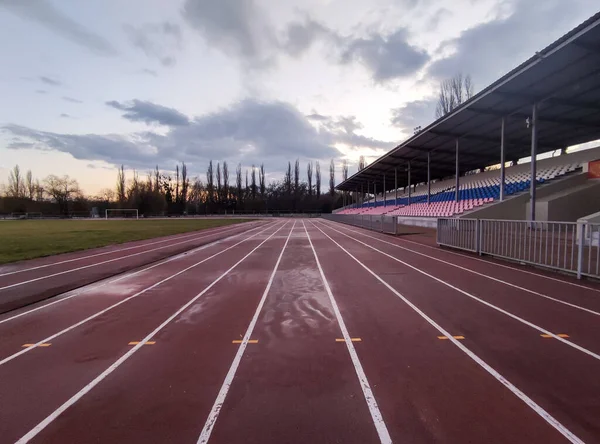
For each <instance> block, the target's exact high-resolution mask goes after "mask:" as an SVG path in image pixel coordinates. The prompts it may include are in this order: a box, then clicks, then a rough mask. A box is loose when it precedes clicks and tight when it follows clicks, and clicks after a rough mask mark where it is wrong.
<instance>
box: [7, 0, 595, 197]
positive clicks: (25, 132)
mask: <svg viewBox="0 0 600 444" xmlns="http://www.w3.org/2000/svg"><path fill="white" fill-rule="evenodd" d="M597 9H598V6H597V2H596V1H595V0H569V1H567V0H545V1H544V2H538V1H531V0H395V1H394V0H370V1H369V2H365V1H364V0H303V1H300V0H277V1H274V0H218V1H215V0H169V1H168V2H167V1H164V0H127V1H122V0H101V1H100V0H96V1H85V2H82V1H80V0H60V1H58V0H0V41H2V42H3V45H2V52H1V53H0V56H1V57H2V66H3V69H2V70H0V97H1V103H2V106H0V184H1V183H6V181H7V177H8V171H9V169H10V168H12V167H13V166H14V165H16V164H18V165H19V166H20V167H21V169H23V170H28V169H30V170H31V171H32V172H33V175H34V177H38V178H40V179H42V178H43V177H45V176H47V175H49V174H57V175H61V176H62V175H69V176H70V177H73V178H75V179H77V180H78V181H79V183H80V185H81V187H82V189H83V190H84V191H85V192H86V193H88V194H95V193H98V192H99V191H100V190H101V189H102V188H105V187H113V186H114V183H115V180H116V171H117V168H118V167H119V166H120V165H124V166H125V168H126V169H127V171H128V174H129V175H131V172H132V171H133V170H136V171H138V172H139V173H140V174H141V175H144V174H145V173H146V172H147V171H149V170H151V169H154V167H155V166H156V165H158V166H159V168H160V169H161V170H164V171H172V170H174V169H175V165H176V164H177V163H179V162H186V164H187V165H188V170H189V171H190V172H191V175H192V176H196V175H197V176H199V177H200V178H201V179H203V180H204V179H205V172H206V166H207V164H208V161H209V160H211V159H212V160H213V161H214V162H215V163H216V162H223V161H227V162H228V163H229V164H230V165H237V164H238V163H241V164H242V165H243V167H244V168H246V167H249V166H251V165H252V164H255V165H260V164H261V163H264V165H265V169H266V172H267V180H272V179H278V178H280V177H281V176H282V175H283V171H284V170H285V168H286V166H287V162H288V161H292V162H293V161H294V160H295V159H300V162H301V165H302V166H303V169H304V165H305V164H306V163H307V162H308V161H313V162H314V161H317V160H318V161H320V163H321V166H322V169H323V170H327V168H328V165H329V161H330V159H332V158H334V159H335V161H336V165H337V167H338V175H337V180H336V182H339V181H340V179H341V173H340V168H339V166H340V164H341V162H342V161H343V160H344V159H346V160H347V161H348V162H349V165H350V168H349V169H350V174H353V173H354V172H356V169H357V163H358V158H359V156H361V155H364V156H366V157H367V160H368V161H372V160H374V159H376V158H377V157H379V156H381V155H382V154H384V153H385V152H386V151H388V150H389V149H391V148H393V147H394V146H396V145H398V144H399V143H400V142H402V141H403V140H405V139H406V138H407V137H409V136H410V135H411V134H412V132H413V128H414V127H416V126H423V127H425V126H426V125H428V124H429V123H431V122H433V120H435V119H434V113H435V104H436V94H437V88H438V86H439V83H440V81H441V80H443V79H445V78H449V77H452V76H454V75H456V74H458V73H463V74H469V75H471V77H472V79H473V83H474V85H475V92H477V91H479V90H481V89H483V88H485V87H486V86H487V85H489V84H490V83H492V82H493V81H494V80H496V79H497V78H498V77H500V76H502V75H503V74H505V73H506V72H508V71H510V70H511V69H512V68H514V67H515V66H517V65H519V64H520V63H522V62H523V61H525V60H527V59H528V58H529V57H531V56H532V55H533V54H534V53H535V51H537V50H539V49H541V48H543V47H545V46H547V45H549V44H550V43H552V42H553V41H554V40H556V39H557V38H559V37H560V36H562V35H563V34H565V33H566V32H568V31H569V30H571V29H572V28H574V27H575V26H577V25H578V24H579V23H581V22H582V21H584V20H585V19H587V18H588V17H590V16H592V15H593V14H595V13H596V12H597ZM230 168H231V167H230Z"/></svg>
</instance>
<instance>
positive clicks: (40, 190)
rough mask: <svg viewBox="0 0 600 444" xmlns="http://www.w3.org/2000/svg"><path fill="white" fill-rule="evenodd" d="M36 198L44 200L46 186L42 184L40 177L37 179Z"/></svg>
mask: <svg viewBox="0 0 600 444" xmlns="http://www.w3.org/2000/svg"><path fill="white" fill-rule="evenodd" d="M35 200H37V201H42V200H44V187H43V186H42V185H41V184H40V181H39V179H35Z"/></svg>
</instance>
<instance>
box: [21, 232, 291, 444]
mask: <svg viewBox="0 0 600 444" xmlns="http://www.w3.org/2000/svg"><path fill="white" fill-rule="evenodd" d="M285 225H287V222H286V223H284V224H283V225H281V226H280V227H279V228H278V229H277V231H275V232H274V233H273V234H271V235H269V237H267V238H266V239H265V240H263V241H262V242H261V243H260V244H258V245H257V246H256V247H254V248H253V249H252V251H250V252H249V253H248V254H246V255H245V256H244V257H243V258H241V259H240V260H239V261H237V262H236V263H235V264H234V265H232V266H231V267H230V268H229V269H227V271H225V272H224V273H223V274H222V275H220V276H219V277H218V278H216V279H215V280H214V281H212V282H211V283H210V284H209V285H208V286H207V287H206V288H204V290H202V291H201V292H200V293H198V294H197V295H196V296H194V297H193V298H192V299H191V300H190V301H188V302H187V303H186V304H184V305H183V306H181V308H179V310H177V311H176V312H175V313H173V314H172V315H171V316H169V317H168V318H167V319H166V320H165V321H164V322H163V323H162V324H160V325H159V326H158V327H156V328H155V329H154V330H153V331H152V332H151V333H149V334H148V335H147V336H146V337H145V338H144V339H142V340H141V341H140V342H138V344H137V345H135V346H133V348H132V349H131V350H129V351H128V352H127V353H125V354H124V355H123V356H121V357H120V358H119V359H117V360H116V361H115V362H114V363H113V364H112V365H111V366H110V367H108V368H107V369H106V370H104V371H103V372H102V373H100V374H99V375H98V376H96V378H95V379H94V380H93V381H92V382H90V383H89V384H87V385H86V386H85V387H83V388H82V389H81V390H80V391H79V392H77V393H76V394H75V395H73V396H72V397H71V398H70V399H69V400H68V401H67V402H65V403H64V404H63V405H61V406H60V407H59V408H57V409H56V410H55V411H54V412H52V413H51V414H50V415H48V416H47V417H46V418H45V419H43V420H42V421H41V422H40V423H39V424H38V425H36V426H35V427H34V428H33V429H31V430H30V431H29V432H27V433H26V434H25V435H24V436H23V437H22V438H21V439H19V440H18V441H17V444H24V443H27V442H29V441H30V440H31V439H32V438H34V437H35V436H36V435H38V434H39V433H40V432H41V431H42V430H44V429H45V428H46V427H48V425H49V424H50V423H51V422H52V421H54V420H55V419H56V418H58V417H59V416H60V415H61V414H62V413H63V412H64V411H65V410H67V409H68V408H69V407H71V406H72V405H73V404H75V403H76V402H77V401H79V400H80V399H81V398H82V397H83V396H85V394H86V393H88V392H89V391H90V390H92V389H93V388H94V387H95V386H97V385H98V384H99V383H100V382H101V381H102V380H103V379H104V378H106V377H107V376H108V375H110V374H111V373H112V372H113V371H115V370H116V369H117V368H118V367H119V366H120V365H121V364H123V363H124V362H125V361H127V360H128V359H129V358H130V357H131V356H132V355H133V354H134V353H135V352H137V351H138V350H139V349H140V348H142V347H143V346H144V345H145V343H146V342H148V341H151V340H152V338H153V337H154V336H156V334H157V333H159V332H160V331H161V330H162V329H163V328H165V327H166V326H167V324H169V323H170V322H171V321H172V320H173V319H175V318H176V317H177V316H179V315H180V314H181V313H183V312H184V311H185V310H186V309H187V308H188V307H189V306H190V305H192V304H193V303H194V302H196V301H197V300H198V299H200V298H201V297H202V296H204V295H205V294H206V293H207V292H208V291H209V290H210V289H211V288H212V287H214V286H215V285H216V284H217V283H218V282H219V281H220V280H221V279H223V278H224V277H225V276H227V275H228V274H229V273H231V271H233V269H234V268H236V267H237V266H238V265H239V264H241V263H242V262H244V261H245V260H246V259H247V258H248V257H249V256H250V255H251V254H252V253H254V252H255V251H256V250H258V249H259V248H260V247H261V246H262V245H263V244H264V243H265V242H267V241H268V240H269V239H271V238H272V237H273V236H275V235H276V234H277V233H278V232H279V231H280V230H281V229H282V228H283V227H284V226H285ZM288 239H289V237H288Z"/></svg>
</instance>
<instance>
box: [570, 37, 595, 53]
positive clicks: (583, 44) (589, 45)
mask: <svg viewBox="0 0 600 444" xmlns="http://www.w3.org/2000/svg"><path fill="white" fill-rule="evenodd" d="M573 44H574V45H575V46H578V47H580V48H581V49H585V50H586V51H588V52H591V53H593V54H600V45H594V44H593V43H586V42H580V41H577V40H576V41H574V42H573Z"/></svg>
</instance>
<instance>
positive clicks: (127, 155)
mask: <svg viewBox="0 0 600 444" xmlns="http://www.w3.org/2000/svg"><path fill="white" fill-rule="evenodd" d="M135 102H136V101H134V102H133V103H134V104H135ZM138 103H139V101H138ZM115 104H116V105H117V107H119V109H121V108H123V109H127V110H128V109H129V107H128V106H123V105H122V104H120V103H118V102H116V103H115ZM155 106H158V105H155ZM136 109H137V108H136ZM167 109H168V108H167ZM138 111H139V109H138ZM128 112H129V111H128ZM323 117H324V119H325V121H327V122H328V123H327V125H328V126H320V127H318V128H317V127H315V126H314V125H313V124H312V123H311V122H310V121H309V120H308V119H307V118H306V116H304V115H303V114H302V113H301V112H300V111H298V110H297V109H296V108H295V107H294V106H292V105H290V104H288V103H284V102H262V101H258V100H253V99H248V100H244V101H241V102H238V103H235V104H233V105H231V106H230V107H227V108H223V109H220V110H218V111H216V112H213V113H210V114H206V115H203V116H199V117H196V118H195V119H192V120H190V121H189V124H188V125H185V126H170V127H169V129H168V131H167V132H166V133H164V134H157V133H155V132H150V131H147V132H139V133H134V134H128V135H115V134H108V135H98V134H84V135H76V134H59V133H52V132H46V131H37V130H35V129H31V128H27V127H23V126H19V125H5V126H4V127H2V129H3V130H4V131H5V132H6V133H8V134H9V135H11V136H14V137H16V140H13V141H12V143H10V144H9V145H8V148H10V149H21V148H23V147H24V146H25V145H24V144H27V147H28V148H30V149H31V148H34V149H39V150H54V151H61V152H65V153H69V154H71V155H72V156H74V157H75V158H77V159H84V160H88V161H91V160H103V161H106V162H108V163H110V164H113V165H119V164H124V165H126V166H127V167H129V168H137V169H145V168H152V167H153V166H154V165H157V164H158V165H159V166H162V167H163V168H164V167H165V166H170V165H174V164H175V163H176V162H181V161H184V162H186V163H188V164H189V165H191V166H192V168H193V170H194V171H196V172H202V171H203V169H204V168H205V166H206V164H207V162H208V160H209V159H213V160H215V161H217V160H221V161H222V160H226V161H228V162H230V164H232V165H235V164H237V163H238V162H241V163H242V164H243V165H250V164H260V163H264V164H265V167H266V168H267V171H268V172H270V173H271V172H281V171H283V169H284V167H285V165H286V164H287V162H288V160H291V159H295V158H300V159H303V160H308V159H311V160H322V161H327V160H328V159H330V158H334V157H339V156H340V152H339V151H338V150H337V149H336V148H335V147H334V145H335V144H337V143H345V144H348V145H355V146H359V145H361V146H368V147H372V148H377V147H379V146H382V147H383V145H386V148H389V147H391V144H386V143H385V142H381V141H377V140H374V139H371V138H368V137H365V136H361V135H357V134H356V133H355V132H354V130H355V129H358V128H360V127H361V125H360V124H359V123H358V122H356V120H355V119H354V118H353V117H340V118H332V117H327V116H323Z"/></svg>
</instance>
